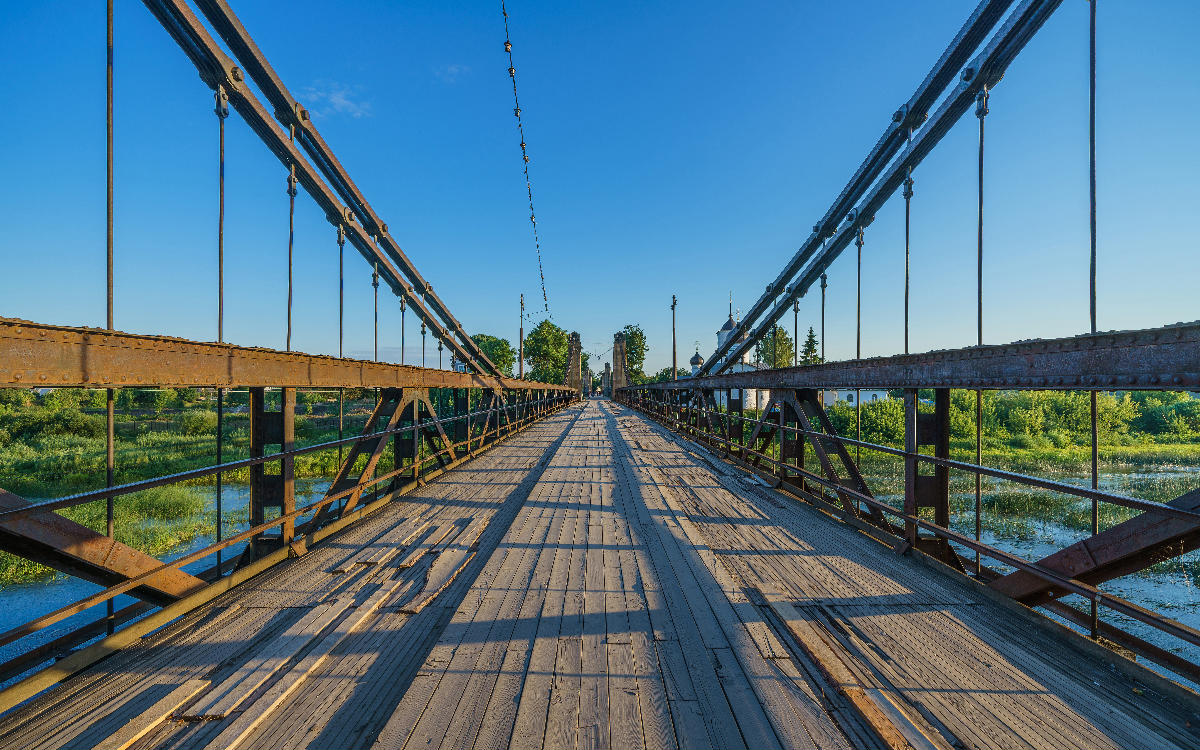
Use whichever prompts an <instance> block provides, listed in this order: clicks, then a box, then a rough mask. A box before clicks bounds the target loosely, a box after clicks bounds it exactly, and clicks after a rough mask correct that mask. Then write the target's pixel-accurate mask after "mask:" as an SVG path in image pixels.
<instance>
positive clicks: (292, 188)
mask: <svg viewBox="0 0 1200 750" xmlns="http://www.w3.org/2000/svg"><path fill="white" fill-rule="evenodd" d="M288 138H289V139H290V140H292V141H293V142H294V141H295V140H296V126H295V125H292V126H290V127H289V128H288ZM287 185H288V188H287V194H288V263H287V266H288V269H287V271H288V294H287V350H288V351H289V352H290V351H291V350H292V255H293V246H294V244H295V236H296V193H297V190H296V165H295V164H292V165H291V166H290V167H289V168H288V180H287Z"/></svg>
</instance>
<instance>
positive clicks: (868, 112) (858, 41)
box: [0, 0, 1200, 371]
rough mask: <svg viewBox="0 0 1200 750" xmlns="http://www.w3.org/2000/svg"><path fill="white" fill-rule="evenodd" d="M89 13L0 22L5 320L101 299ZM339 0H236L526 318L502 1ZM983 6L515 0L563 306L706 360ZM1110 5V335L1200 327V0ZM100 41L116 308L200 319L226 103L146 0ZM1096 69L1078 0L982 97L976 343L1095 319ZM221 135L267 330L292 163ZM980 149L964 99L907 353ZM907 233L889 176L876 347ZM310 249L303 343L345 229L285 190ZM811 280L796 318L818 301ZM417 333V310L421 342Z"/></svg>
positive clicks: (940, 293) (1104, 211) (241, 297)
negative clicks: (1198, 80) (1092, 159)
mask: <svg viewBox="0 0 1200 750" xmlns="http://www.w3.org/2000/svg"><path fill="white" fill-rule="evenodd" d="M103 5H104V4H103V3H102V2H99V0H96V1H95V2H89V3H81V2H39V3H22V4H14V5H13V6H12V7H9V8H6V9H5V13H4V17H3V19H2V20H0V60H3V63H4V65H5V69H7V70H8V71H9V75H8V76H7V77H6V103H7V107H6V114H5V116H4V117H3V118H0V154H3V159H2V161H0V163H2V164H3V168H4V173H5V179H4V180H3V183H2V184H0V206H2V207H3V208H2V209H0V210H2V211H3V216H4V218H3V221H0V243H2V244H3V247H4V257H5V273H4V274H2V275H0V299H2V300H3V306H2V308H0V314H2V315H4V316H10V317H20V318H27V319H32V320H36V321H40V322H47V323H61V324H68V325H103V322H104V115H103V112H104V19H103ZM285 7H286V10H285V9H284V8H285ZM330 7H331V6H329V4H328V3H319V2H310V1H307V0H299V1H297V2H291V3H288V4H287V5H286V6H281V5H280V4H278V3H269V2H249V1H247V0H239V1H238V2H235V3H234V8H235V10H236V11H237V12H238V13H239V16H240V17H241V19H242V21H243V23H244V24H245V25H246V27H247V28H248V30H249V31H250V33H251V34H252V35H253V36H254V38H255V39H256V41H257V42H258V44H259V46H260V47H261V48H262V49H263V50H264V52H265V53H266V54H267V56H268V58H269V59H270V60H271V61H272V63H273V64H274V66H275V68H276V70H277V71H278V72H279V74H280V75H281V76H282V78H283V80H284V81H285V82H286V83H287V85H288V86H289V88H290V89H291V90H292V92H293V93H294V94H295V95H296V96H297V97H298V98H299V99H300V100H301V101H302V102H303V103H304V104H306V105H307V106H308V107H309V108H310V110H311V111H312V112H313V113H314V116H315V121H316V123H317V125H318V127H319V128H320V130H321V132H322V134H323V135H324V137H325V139H326V141H327V142H328V143H330V144H331V146H332V147H333V148H334V150H335V151H336V153H337V154H338V156H339V158H340V159H341V161H342V163H343V164H344V165H345V166H346V167H347V169H348V170H349V172H350V174H351V176H352V177H353V178H354V180H355V181H356V182H357V183H358V185H359V186H360V187H361V188H362V189H363V191H364V192H365V194H366V195H367V197H368V199H369V200H370V201H371V202H372V204H373V205H374V207H375V209H376V210H377V212H378V213H379V214H380V215H381V216H382V217H383V218H384V220H385V221H387V222H388V224H389V227H390V229H391V231H392V233H393V235H394V236H395V237H396V238H397V239H398V240H399V242H400V243H401V245H402V246H403V247H404V248H405V250H406V252H408V254H409V255H410V257H411V258H412V259H413V260H414V262H415V263H416V264H417V266H418V267H419V268H420V269H421V270H422V272H423V273H424V274H425V276H426V277H427V278H428V279H429V280H430V281H431V282H432V283H433V284H434V285H435V287H436V288H437V289H438V291H439V294H441V295H442V297H443V299H444V300H445V301H446V302H447V303H448V304H449V305H450V307H451V309H452V310H453V311H454V312H455V314H456V315H457V316H458V317H459V319H460V320H461V321H462V322H463V323H464V325H465V326H466V327H467V329H468V330H469V331H470V332H472V333H474V332H486V333H491V334H494V335H499V336H504V337H507V338H509V339H510V340H513V341H515V338H516V331H517V295H518V294H519V293H521V292H524V293H525V295H526V300H527V301H528V302H529V303H530V304H529V307H530V309H531V310H534V311H536V310H537V309H538V305H537V302H540V297H541V292H540V289H539V286H538V280H537V261H536V256H535V254H534V249H533V242H532V237H531V235H530V231H529V222H528V215H527V207H526V205H525V202H526V198H525V189H524V185H523V178H522V176H521V163H520V150H519V148H518V145H517V144H518V137H517V133H516V128H515V123H514V121H513V117H512V99H511V93H512V92H511V89H510V88H509V83H508V75H507V72H506V68H507V60H506V58H505V56H504V52H503V46H502V44H503V39H504V35H503V27H502V24H501V18H500V11H499V3H498V2H497V3H492V2H462V3H441V2H424V0H421V1H414V2H405V3H398V2H347V3H341V4H338V6H337V10H336V12H334V11H331V10H329V8H330ZM969 11H970V7H969V4H968V3H966V2H953V1H950V0H924V1H921V2H910V3H894V2H864V3H858V4H855V5H854V6H852V7H851V6H847V5H844V4H840V3H813V2H808V3H801V2H793V3H773V2H771V3H768V2H747V3H737V4H730V3H718V2H694V3H686V4H685V3H673V4H667V3H644V2H619V1H618V2H606V3H593V4H577V3H549V2H541V3H537V2H531V1H529V0H513V1H512V2H511V3H509V13H510V15H511V21H510V23H511V32H512V38H513V43H514V57H515V60H516V67H517V73H518V78H519V83H520V94H521V104H522V110H523V114H524V116H525V124H526V136H527V141H528V144H529V152H530V155H531V157H532V163H531V165H530V170H531V174H532V177H533V181H534V197H535V201H536V204H537V215H538V221H539V228H540V230H541V233H542V240H543V255H544V261H545V268H546V283H547V287H548V291H549V296H550V305H551V311H552V313H553V317H554V321H555V322H556V323H558V324H559V325H561V326H563V327H565V328H567V329H568V330H578V331H580V332H581V334H582V337H583V342H584V347H585V349H587V350H588V351H591V352H593V353H595V354H600V353H602V352H603V351H604V350H606V349H607V348H608V347H609V346H610V345H611V340H612V333H613V331H615V330H617V329H619V328H620V327H621V326H623V325H624V324H626V323H630V322H636V323H639V324H641V325H642V327H643V328H644V329H645V330H646V333H647V335H648V337H649V343H650V353H649V357H648V361H647V370H649V371H654V370H657V369H659V368H661V367H662V366H664V365H665V364H668V363H669V361H670V319H671V318H670V311H669V309H668V308H669V303H670V299H671V294H672V293H674V294H677V295H678V296H679V311H678V312H679V341H680V362H685V361H686V360H687V358H688V357H689V356H690V355H691V354H692V351H693V348H694V347H693V342H696V341H699V342H700V345H701V351H702V352H704V353H708V352H710V351H711V350H712V348H713V346H714V345H715V331H716V329H717V327H718V326H719V325H720V324H721V322H722V321H723V318H724V315H725V310H726V306H727V299H728V296H729V294H730V292H732V294H733V297H734V305H735V307H748V306H749V305H750V303H751V302H752V301H753V300H754V299H756V298H757V296H758V294H759V293H760V292H761V290H762V289H763V287H764V285H765V284H766V283H767V281H769V280H770V279H772V278H774V276H775V274H776V273H777V272H778V269H779V267H780V266H781V265H782V264H783V263H784V262H785V260H786V259H787V258H789V257H790V256H791V254H792V253H793V252H794V251H795V248H796V247H797V246H798V245H799V243H800V242H801V241H802V240H803V239H804V237H805V236H807V235H808V233H809V232H810V230H811V226H812V224H813V223H814V221H815V220H816V219H817V218H819V217H820V216H821V215H822V214H823V213H824V212H825V210H826V209H827V207H828V205H829V204H830V202H831V201H832V198H833V197H834V196H835V195H836V194H837V192H838V191H840V190H841V188H842V186H843V185H844V184H845V181H846V179H847V178H848V177H849V175H850V174H851V172H852V171H853V169H854V168H855V167H856V166H857V165H858V164H859V162H860V161H861V159H862V158H863V156H865V154H866V152H867V150H868V149H869V147H870V146H871V145H872V144H873V143H874V142H875V140H876V139H877V138H878V136H879V134H880V133H881V132H882V130H883V128H884V126H885V125H886V123H887V122H888V120H889V118H890V115H891V113H892V112H893V111H894V110H895V109H896V108H897V106H898V105H900V104H901V103H903V102H904V101H905V100H906V99H907V98H908V97H909V96H910V95H911V93H912V91H913V89H914V88H915V87H916V85H917V83H918V82H919V80H920V79H921V78H922V77H923V76H924V75H925V73H926V72H927V71H928V69H929V68H930V67H931V66H932V64H933V63H934V61H935V60H936V59H937V57H938V55H939V54H940V53H941V51H942V50H943V48H944V47H945V45H946V43H947V42H948V41H949V40H950V38H951V37H952V35H953V34H954V32H955V31H956V30H957V29H958V27H959V26H960V25H961V24H962V22H963V20H964V18H965V17H966V16H967V14H968V13H969ZM1099 14H1100V15H1099V20H1100V33H1099V40H1100V41H1099V49H1100V63H1099V208H1100V273H1099V324H1100V327H1101V329H1114V328H1126V327H1149V326H1155V325H1162V324H1165V323H1172V322H1176V321H1180V320H1193V319H1195V318H1197V317H1198V316H1197V313H1196V309H1197V308H1196V306H1195V288H1196V282H1197V280H1198V279H1200V270H1198V266H1197V249H1198V243H1197V239H1196V233H1195V229H1194V221H1193V219H1194V217H1195V215H1196V206H1197V205H1198V204H1200V190H1198V189H1197V186H1196V178H1195V176H1196V175H1197V174H1200V155H1198V152H1197V146H1196V142H1195V139H1194V133H1195V132H1196V123H1197V122H1200V104H1198V102H1197V98H1196V97H1195V95H1194V94H1195V91H1196V86H1195V75H1196V72H1197V70H1200V47H1197V46H1196V45H1195V44H1194V40H1195V39H1196V38H1197V37H1200V6H1197V5H1196V4H1194V3H1190V2H1183V1H1182V0H1181V1H1179V2H1167V1H1166V0H1161V1H1159V2H1145V3H1131V2H1120V1H1118V0H1101V5H1100V7H1099ZM116 59H117V68H116V80H117V84H116V87H117V88H116V90H117V105H116V106H117V131H116V144H117V147H116V148H117V151H116V161H117V251H116V252H117V294H116V306H117V312H116V323H117V327H118V328H120V329H122V330H127V331H134V332H142V333H163V334H169V335H175V336H183V337H187V338H194V339H202V340H212V339H214V338H215V336H216V322H215V321H216V191H217V186H216V148H217V124H216V118H215V116H214V115H213V114H212V94H211V92H210V91H209V90H208V88H207V87H206V86H205V85H204V84H203V83H202V82H201V81H200V79H199V77H198V76H197V75H196V73H195V70H194V68H193V67H192V66H191V64H190V63H189V62H188V60H187V59H186V58H185V57H184V55H183V54H182V53H181V52H180V51H179V50H178V48H177V47H176V46H175V44H174V42H173V41H172V40H171V39H170V37H169V36H168V35H167V34H166V33H165V32H164V31H163V30H162V28H161V27H160V26H159V25H158V23H157V22H156V21H155V20H154V18H153V17H152V16H151V15H150V13H149V12H148V11H147V10H146V9H145V8H144V7H143V6H142V4H141V3H140V2H135V1H134V0H118V2H117V52H116ZM1086 76H1087V3H1086V2H1083V1H1082V0H1067V2H1065V3H1064V4H1063V6H1062V7H1061V8H1060V9H1059V10H1058V11H1057V12H1056V14H1055V15H1054V17H1052V18H1051V20H1050V21H1049V23H1048V24H1047V25H1046V27H1045V28H1044V29H1043V30H1042V31H1041V32H1039V34H1038V35H1037V37H1035V39H1034V40H1033V42H1032V43H1031V44H1030V45H1029V47H1028V48H1027V49H1026V51H1025V52H1024V53H1022V55H1021V57H1020V58H1019V59H1018V60H1017V62H1016V63H1015V64H1014V65H1013V66H1012V67H1011V68H1010V69H1009V72H1008V74H1007V75H1006V76H1005V78H1004V80H1003V81H1002V82H1001V83H1000V84H999V86H997V87H996V89H995V90H994V92H993V94H992V97H991V114H990V115H989V117H988V146H987V149H988V151H987V188H986V190H987V198H986V222H987V223H986V239H985V242H986V250H985V253H986V259H985V268H986V271H987V279H986V290H985V340H986V341H988V342H991V343H1002V342H1007V341H1012V340H1015V339H1021V338H1031V337H1036V336H1062V335H1071V334H1075V333H1080V332H1084V331H1086V330H1087V326H1088V319H1087V251H1088V246H1087V191H1086V189H1087V77H1086ZM1189 135H1193V137H1192V138H1189V137H1188V136H1189ZM227 139H228V140H227V166H226V179H227V223H226V324H225V326H226V339H227V340H229V341H231V342H234V343H238V344H245V345H256V346H268V347H277V348H282V347H283V342H284V320H285V317H284V310H285V300H286V265H285V263H286V253H287V244H286V243H287V198H286V195H285V192H284V191H285V187H286V186H285V171H284V169H283V168H282V167H281V166H280V165H279V164H278V163H277V162H275V161H274V159H273V158H271V157H270V156H269V155H268V153H267V151H266V149H265V148H264V147H263V146H262V144H261V143H260V142H259V141H258V140H257V138H255V137H254V136H253V135H252V134H251V133H250V131H249V129H248V128H247V127H246V126H245V124H244V123H243V122H241V120H240V119H239V118H238V116H237V115H236V114H234V115H232V116H231V117H230V120H229V125H228V133H227ZM975 148H976V122H975V119H974V117H970V116H968V117H967V118H966V119H964V120H963V121H962V122H961V123H960V124H959V125H958V126H956V127H955V129H954V130H953V131H952V132H951V133H950V134H949V136H948V137H947V138H946V139H945V140H944V141H943V143H942V145H941V146H940V147H939V148H938V149H937V150H936V151H935V153H934V154H933V155H932V156H931V157H930V158H928V159H927V160H926V162H925V163H924V164H922V165H921V167H920V168H919V170H918V171H917V173H916V175H915V177H916V197H915V198H914V201H913V256H912V267H913V288H912V289H913V298H912V300H913V301H912V315H913V317H912V349H913V350H914V351H921V350H927V349H934V348H945V347H957V346H965V345H970V344H973V343H974V339H975V312H974V310H975V298H974V295H975V281H974V279H975V192H974V190H975ZM902 231H903V202H902V201H901V200H900V198H899V196H897V197H896V198H894V199H893V200H892V201H891V202H890V203H889V204H888V206H887V207H886V208H885V209H884V210H883V211H882V212H880V214H879V215H878V216H877V218H876V221H875V223H874V224H873V225H872V226H871V227H870V228H869V229H868V230H867V244H866V247H865V250H864V275H863V317H864V324H863V353H864V355H867V356H869V355H876V354H891V353H896V352H899V351H900V350H901V346H902V339H901V332H902V328H901V310H902V307H901V304H902V273H903V244H902V238H903V234H902ZM296 242H297V246H296V274H297V281H296V293H297V300H298V304H297V307H296V312H295V317H294V325H295V334H294V348H295V349H297V350H301V351H309V352H323V353H335V352H336V348H337V338H336V337H337V252H336V244H335V237H334V229H333V228H332V227H330V226H329V225H328V224H327V223H326V222H325V220H324V217H323V216H322V215H321V213H320V212H319V211H318V210H317V209H316V208H315V206H314V205H313V203H312V202H311V200H309V199H307V197H305V196H303V194H302V196H301V198H299V199H298V201H297V218H296ZM852 250H853V248H851V251H852ZM346 265H347V297H348V299H347V310H346V315H347V327H346V350H347V354H349V355H358V356H369V355H370V351H371V287H370V273H369V269H368V268H367V266H366V264H365V262H364V261H363V260H362V259H361V258H360V257H359V256H358V255H357V254H356V253H347V259H346ZM829 284H830V288H829V302H828V308H827V326H826V328H827V336H828V341H827V353H828V355H829V356H830V357H831V358H844V357H848V356H851V355H853V352H854V258H853V253H852V252H849V253H846V254H844V255H843V256H842V258H840V259H839V261H838V262H837V263H836V265H835V266H834V267H833V268H832V269H831V271H830V274H829ZM813 291H814V293H810V295H809V297H808V298H806V299H804V300H802V301H801V308H800V309H801V312H800V317H801V326H802V328H803V327H806V326H807V325H809V324H813V325H815V324H816V323H817V320H818V314H819V293H816V292H817V290H815V289H814V290H813ZM381 303H382V304H381V315H380V340H381V348H382V350H383V355H384V358H388V359H392V360H393V361H395V360H398V359H399V341H400V332H399V325H400V317H399V310H398V306H397V305H396V303H395V299H394V298H392V297H390V295H385V296H383V297H381ZM790 318H791V316H790V315H789V316H788V318H787V322H788V326H789V327H790V325H791V320H790ZM416 330H417V328H416V325H415V321H414V319H413V318H412V317H411V316H410V317H409V320H408V352H407V353H406V359H407V361H409V362H413V361H414V360H417V359H419V357H420V351H419V345H418V336H417V334H416ZM430 357H431V359H430V360H429V361H431V362H434V361H436V353H435V352H434V351H433V349H432V348H431V349H430ZM605 359H606V358H605Z"/></svg>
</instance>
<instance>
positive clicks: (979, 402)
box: [975, 86, 988, 576]
mask: <svg viewBox="0 0 1200 750" xmlns="http://www.w3.org/2000/svg"><path fill="white" fill-rule="evenodd" d="M987 114H988V90H987V87H986V86H985V87H984V88H983V89H982V90H980V92H979V96H977V97H976V99H975V116H976V117H977V118H979V170H978V175H979V183H978V188H979V189H978V197H979V200H978V204H977V207H978V212H977V216H978V221H977V223H976V237H975V239H976V264H975V275H976V281H977V283H978V287H977V291H978V302H977V305H978V307H977V310H976V315H977V318H976V325H977V329H976V344H978V345H979V346H982V345H983V122H984V118H986V117H987ZM982 462H983V391H981V390H976V391H975V465H976V466H978V465H980V464H981V463H982ZM982 510H983V475H982V474H979V473H978V472H977V473H976V474H975V539H976V541H978V540H979V538H980V535H981V534H982V533H983V524H982V516H981V514H982ZM981 570H982V567H981V562H980V558H979V551H978V550H976V552H975V575H977V576H978V575H979V573H980V571H981Z"/></svg>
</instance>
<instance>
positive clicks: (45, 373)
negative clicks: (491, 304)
mask: <svg viewBox="0 0 1200 750" xmlns="http://www.w3.org/2000/svg"><path fill="white" fill-rule="evenodd" d="M9 386H18V387H25V388H34V387H44V386H83V387H94V388H110V387H111V388H124V387H130V386H142V387H149V386H164V387H182V386H195V387H216V388H222V387H223V388H232V387H235V386H236V387H296V388H343V387H344V388H403V387H412V386H417V387H424V388H530V389H537V390H563V391H566V390H567V388H566V386H562V385H550V384H546V383H535V382H532V381H528V380H516V379H513V378H495V377H490V376H485V375H478V374H474V373H463V372H454V371H451V370H434V369H426V368H422V367H413V366H410V365H393V364H387V363H383V362H369V361H366V360H356V359H339V358H337V357H326V356H322V355H315V354H298V353H295V352H281V351H277V350H274V349H260V348H255V347H245V346H233V345H231V344H216V343H207V342H198V341H188V340H186V339H178V338H170V337H166V336H142V335H137V334H131V333H120V332H113V331H106V330H104V329H100V328H72V327H66V326H49V325H43V324H40V323H30V322H28V321H24V320H16V319H13V318H0V387H9Z"/></svg>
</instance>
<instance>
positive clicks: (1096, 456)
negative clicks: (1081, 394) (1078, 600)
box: [1088, 0, 1100, 638]
mask: <svg viewBox="0 0 1200 750" xmlns="http://www.w3.org/2000/svg"><path fill="white" fill-rule="evenodd" d="M1096 2H1097V0H1089V2H1088V209H1089V210H1088V214H1089V216H1088V218H1089V225H1090V226H1089V228H1090V232H1089V240H1090V245H1091V248H1090V249H1091V252H1090V268H1089V273H1088V277H1089V278H1088V281H1089V283H1088V311H1089V313H1090V318H1091V320H1090V322H1091V329H1092V333H1095V332H1096ZM1097 411H1098V410H1097V404H1096V392H1095V391H1092V392H1091V412H1092V413H1091V416H1092V489H1094V490H1095V489H1099V488H1100V445H1099V442H1100V431H1099V429H1098V428H1097V422H1098V420H1097V416H1098V415H1097ZM1099 533H1100V503H1099V502H1098V501H1097V500H1096V498H1094V497H1093V498H1092V536H1095V535H1096V534H1099ZM1091 629H1092V638H1098V637H1099V635H1100V611H1099V608H1098V607H1097V605H1096V600H1095V599H1092V606H1091Z"/></svg>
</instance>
